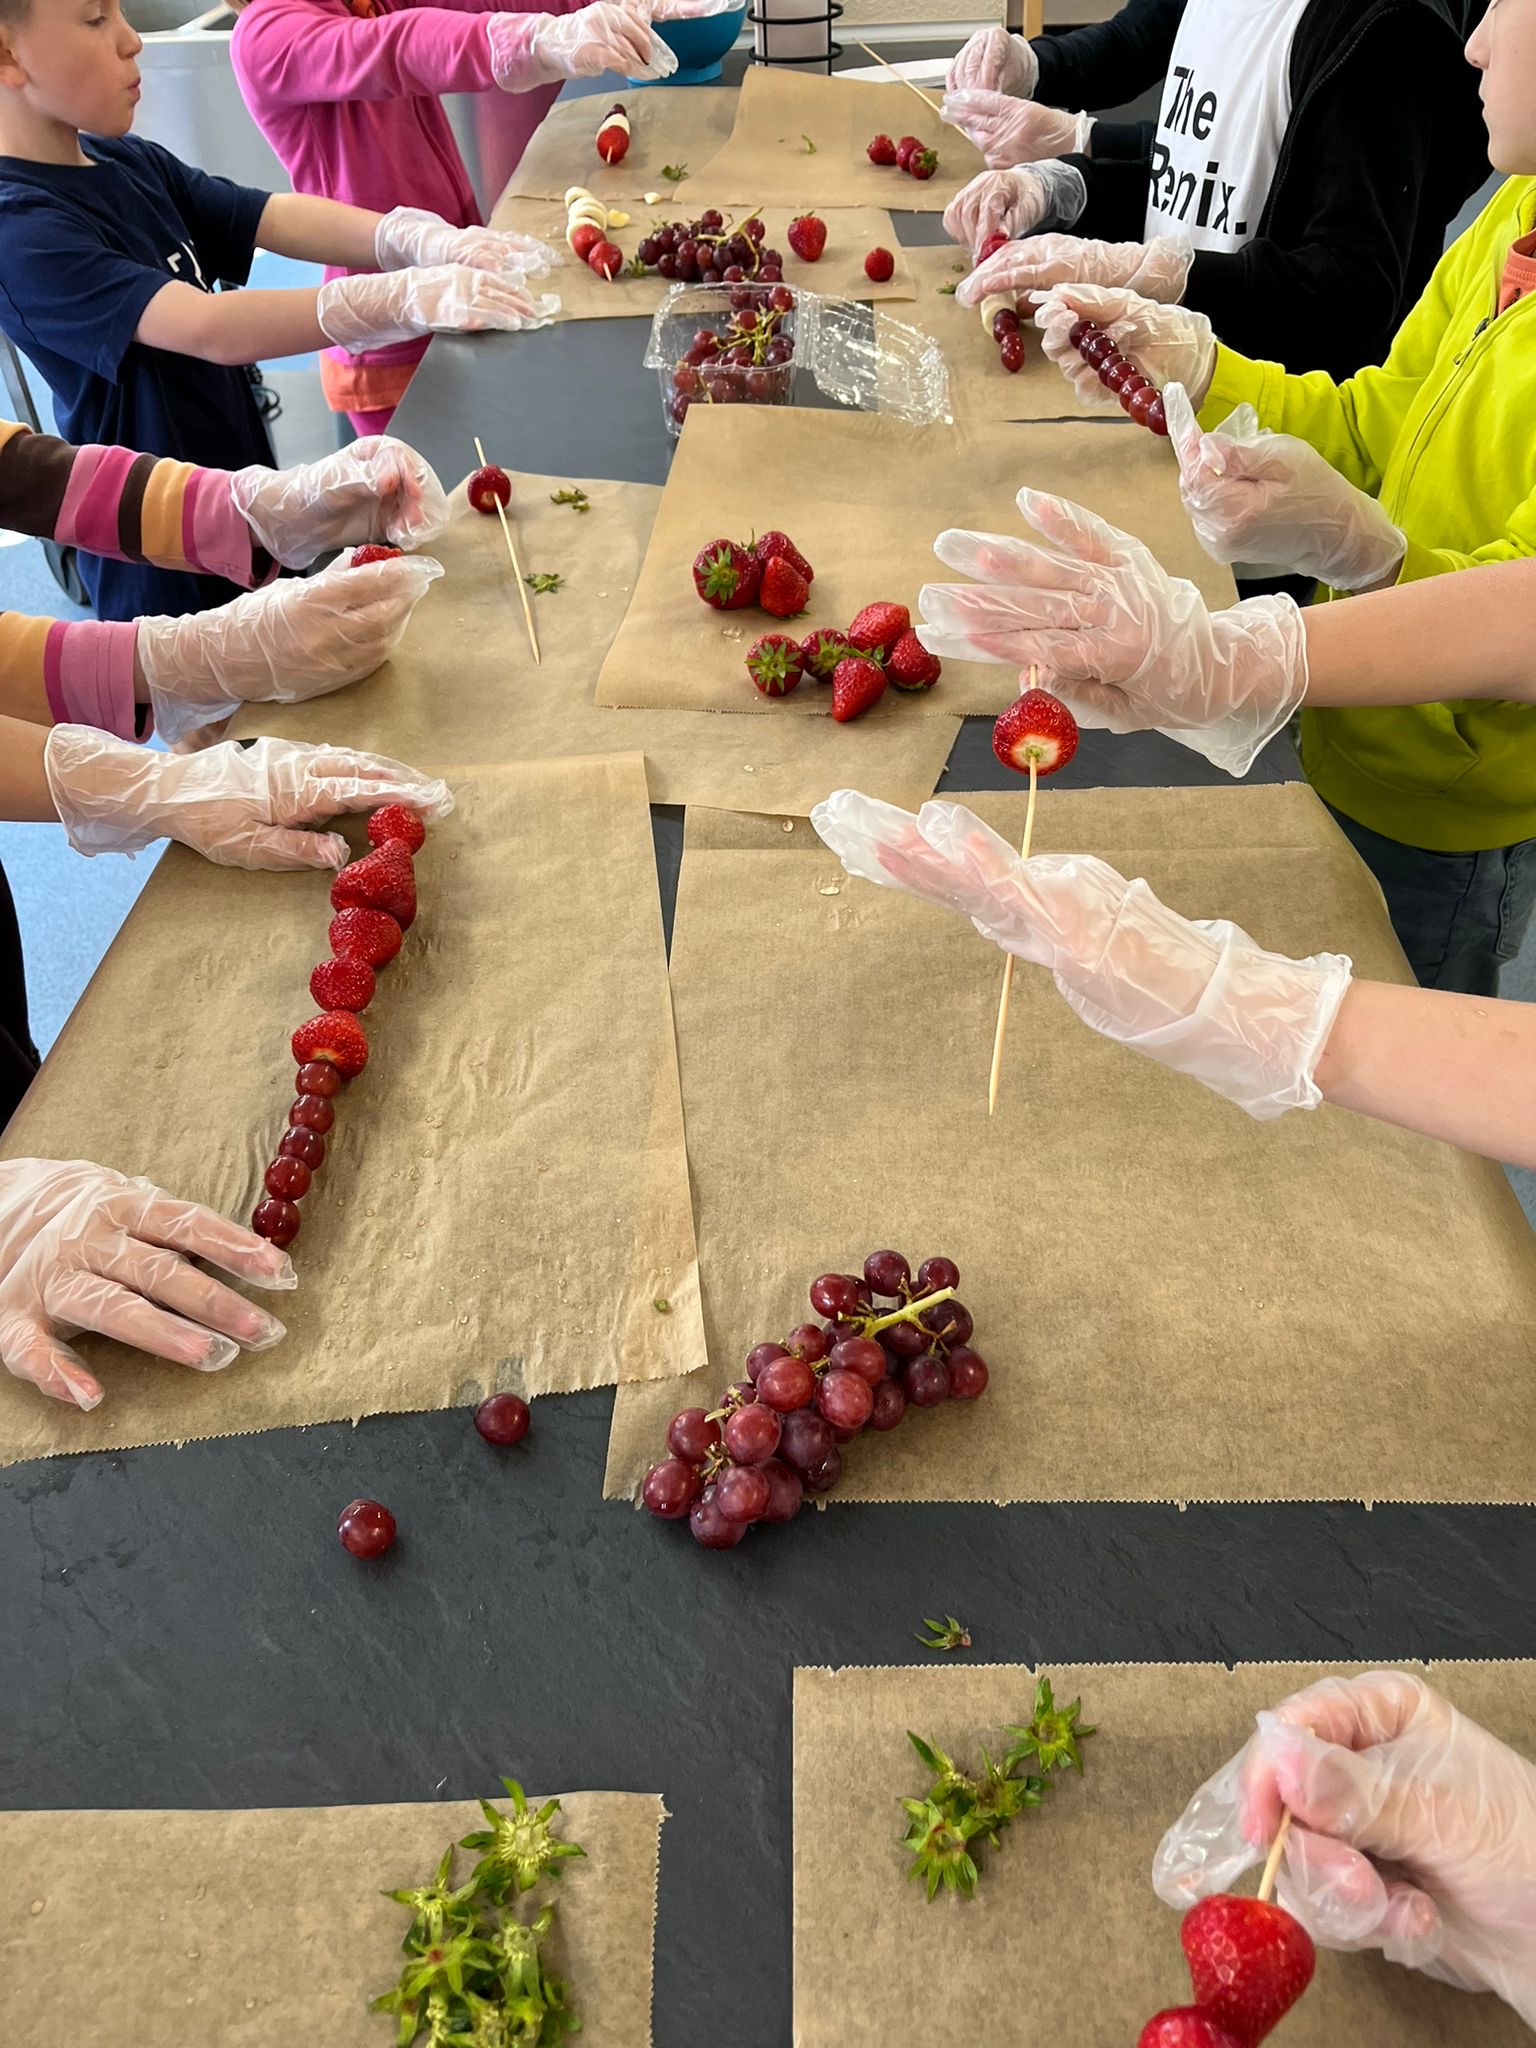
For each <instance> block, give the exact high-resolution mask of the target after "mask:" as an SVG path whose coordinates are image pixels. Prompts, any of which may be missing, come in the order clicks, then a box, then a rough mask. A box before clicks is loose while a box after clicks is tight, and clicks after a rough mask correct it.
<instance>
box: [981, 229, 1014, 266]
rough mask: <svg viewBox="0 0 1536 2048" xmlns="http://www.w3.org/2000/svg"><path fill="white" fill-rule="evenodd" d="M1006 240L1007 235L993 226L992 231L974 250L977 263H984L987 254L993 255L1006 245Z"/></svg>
mask: <svg viewBox="0 0 1536 2048" xmlns="http://www.w3.org/2000/svg"><path fill="white" fill-rule="evenodd" d="M1007 241H1008V237H1007V236H1006V235H1005V234H1004V233H1003V231H1002V229H1001V228H994V229H993V230H992V233H991V234H990V235H988V237H987V239H986V240H985V241H984V242H983V243H982V245H981V247H980V248H979V249H978V250H977V251H976V261H977V262H978V263H985V262H986V260H987V258H988V257H989V256H995V255H996V254H997V252H998V250H999V249H1001V248H1004V247H1005V246H1006V245H1007Z"/></svg>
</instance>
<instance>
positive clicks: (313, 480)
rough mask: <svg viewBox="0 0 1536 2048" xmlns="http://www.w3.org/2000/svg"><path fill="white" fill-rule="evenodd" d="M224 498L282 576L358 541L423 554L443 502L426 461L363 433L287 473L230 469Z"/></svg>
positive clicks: (441, 519) (438, 526) (441, 523)
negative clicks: (277, 564)
mask: <svg viewBox="0 0 1536 2048" xmlns="http://www.w3.org/2000/svg"><path fill="white" fill-rule="evenodd" d="M229 483H230V495H231V497H232V498H233V499H234V501H235V506H236V508H237V510H238V511H239V512H240V514H241V517H242V518H243V519H244V520H245V523H246V525H247V526H249V527H250V529H251V531H252V533H253V534H255V536H256V538H257V540H258V541H260V543H261V545H262V546H263V547H264V548H265V549H266V551H267V553H268V554H269V555H271V556H272V558H273V559H274V561H278V562H281V563H282V565H283V567H284V568H285V569H307V568H308V567H309V565H310V563H311V562H312V561H314V560H315V558H316V556H317V555H323V554H325V553H326V552H327V551H328V550H329V549H331V548H340V547H347V546H350V545H352V544H353V543H355V542H358V541H382V542H383V543H384V545H385V546H386V547H395V548H420V547H429V546H430V545H431V543H432V542H433V541H435V540H436V539H437V536H438V535H439V534H440V533H441V532H442V530H443V528H444V527H445V526H446V525H447V524H448V500H447V498H446V496H445V495H444V492H443V487H442V485H441V484H440V483H439V482H438V480H437V476H436V473H435V472H434V470H433V468H432V465H431V464H430V463H429V462H424V461H423V460H422V458H421V457H420V456H419V455H418V454H417V453H416V450H415V449H414V448H408V447H407V446H406V444H405V443H404V441H396V440H394V439H393V438H392V437H391V436H390V435H388V434H368V435H365V436H364V438H363V439H362V440H360V441H354V442H353V443H352V444H351V446H350V447H348V448H342V449H338V451H337V452H336V454H334V455H323V456H322V457H321V458H320V460H319V461H318V462H301V463H299V464H298V466H297V467H296V468H294V469H267V468H264V467H263V466H262V465H260V464H256V465H254V466H253V467H252V468H250V469H237V470H236V471H235V472H234V473H233V475H232V476H231V477H230V480H229Z"/></svg>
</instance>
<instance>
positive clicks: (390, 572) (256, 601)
mask: <svg viewBox="0 0 1536 2048" xmlns="http://www.w3.org/2000/svg"><path fill="white" fill-rule="evenodd" d="M442 573H443V566H442V564H441V562H434V561H433V559H432V557H431V556H430V555H401V556H399V557H398V558H397V559H396V560H395V561H392V562H370V563H367V564H366V565H365V566H364V567H363V568H361V569H353V568H349V567H348V565H347V563H346V561H345V560H342V561H338V562H334V563H332V565H331V567H330V568H329V569H325V570H322V572H321V573H320V574H319V575H318V576H308V577H304V578H302V579H301V578H297V577H284V578H282V579H281V580H280V581H278V582H276V583H269V584H267V586H266V587H265V589H263V590H252V591H248V592H247V593H246V595H245V596H244V597H237V598H235V599H234V601H233V602H232V603H230V604H224V605H220V606H218V608H217V609H216V610H214V611H211V612H191V613H188V614H187V615H186V616H185V617H182V618H146V619H140V620H139V622H138V638H137V642H136V646H137V652H138V662H139V667H140V669H141V671H142V673H143V676H144V680H145V682H146V683H147V684H148V685H149V701H150V703H151V705H152V706H153V707H154V713H155V729H156V731H157V732H158V733H159V735H160V737H161V738H162V739H163V740H164V741H165V742H166V743H167V745H170V744H172V743H173V742H174V741H176V740H179V739H182V738H184V737H185V736H186V734H187V733H189V732H191V731H193V730H194V729H195V728H196V727H197V726H200V725H211V724H212V723H213V722H214V721H215V720H216V719H219V718H227V717H228V716H229V714H230V712H232V711H233V710H234V709H235V708H236V706H237V705H238V704H239V703H241V702H242V701H243V702H246V703H252V702H260V703H270V704H298V703H302V702H303V700H304V699H305V698H306V697H319V696H323V695H324V694H325V692H326V691H327V690H339V689H340V688H341V686H342V684H343V683H355V682H357V681H358V680H359V678H360V677H362V676H366V675H371V674H372V673H373V671H374V670H375V669H376V668H377V667H378V665H379V663H380V662H381V661H383V660H384V658H385V657H386V655H388V654H390V653H391V652H392V651H393V650H394V648H395V647H397V646H398V645H399V642H400V636H401V634H402V633H404V631H405V628H406V624H407V621H408V620H409V619H410V616H411V613H412V612H413V611H414V610H415V609H416V605H417V603H418V601H419V600H420V598H421V597H423V596H424V595H425V593H426V591H427V589H428V588H429V587H430V586H431V585H432V584H433V583H435V582H436V581H437V579H438V577H439V576H441V575H442Z"/></svg>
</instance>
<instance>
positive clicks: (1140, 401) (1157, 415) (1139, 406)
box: [1125, 384, 1168, 434]
mask: <svg viewBox="0 0 1536 2048" xmlns="http://www.w3.org/2000/svg"><path fill="white" fill-rule="evenodd" d="M1125 409H1126V411H1127V412H1128V413H1129V414H1130V416H1131V418H1132V419H1133V420H1134V421H1135V422H1136V424H1137V426H1138V427H1147V428H1150V430H1151V431H1152V432H1153V433H1154V434H1166V433H1167V431H1168V415H1167V413H1166V412H1165V411H1164V409H1163V394H1162V393H1161V391H1155V390H1154V389H1153V388H1152V386H1151V385H1150V384H1148V385H1146V386H1145V387H1144V388H1143V389H1142V390H1140V391H1138V392H1137V393H1136V394H1135V396H1134V397H1133V398H1132V400H1131V402H1130V404H1129V405H1128V406H1127V407H1126V408H1125Z"/></svg>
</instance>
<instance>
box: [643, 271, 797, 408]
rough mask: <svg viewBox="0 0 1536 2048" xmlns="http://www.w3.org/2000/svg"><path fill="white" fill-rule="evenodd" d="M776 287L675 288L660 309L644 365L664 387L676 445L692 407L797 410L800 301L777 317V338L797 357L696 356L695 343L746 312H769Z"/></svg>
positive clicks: (720, 331)
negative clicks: (735, 359)
mask: <svg viewBox="0 0 1536 2048" xmlns="http://www.w3.org/2000/svg"><path fill="white" fill-rule="evenodd" d="M771 289H772V287H771V286H767V285H746V284H735V285H730V284H675V285H673V286H672V288H671V290H670V291H669V292H668V293H667V296H666V297H665V298H664V299H663V300H662V302H661V304H660V306H659V307H658V308H657V309H656V317H655V318H654V319H653V320H652V322H651V338H650V341H649V343H648V344H647V347H646V351H645V361H646V367H647V368H648V369H653V370H654V371H655V372H656V376H657V381H658V382H659V384H660V386H661V412H662V418H663V419H664V420H665V421H666V424H667V432H668V433H669V434H670V435H671V436H672V438H673V440H676V439H677V436H678V435H679V434H680V433H681V432H682V431H683V421H684V420H685V419H686V418H687V415H688V410H689V408H690V406H693V405H793V403H794V398H795V368H796V363H797V361H798V358H799V354H800V330H801V310H800V301H801V299H802V296H805V295H802V294H801V293H799V292H796V294H795V300H796V303H795V305H794V307H793V308H792V309H791V310H789V311H787V312H781V313H778V315H777V319H776V323H775V327H774V338H775V339H778V338H779V337H780V336H782V337H784V338H785V339H786V340H788V342H789V343H790V345H791V348H792V349H793V352H794V353H793V354H792V355H791V357H790V358H789V360H788V361H785V362H778V363H769V362H766V361H765V362H762V363H750V364H741V363H727V362H717V361H715V360H714V359H713V358H712V357H709V356H706V357H704V359H703V360H701V361H690V360H689V357H690V355H692V356H695V357H696V356H698V355H699V354H700V348H699V346H698V345H697V344H698V338H699V337H700V336H701V335H704V334H711V335H723V334H724V333H725V332H726V330H727V329H728V328H730V327H731V324H732V322H733V321H735V320H736V319H737V318H738V317H739V316H740V315H741V314H743V313H748V312H750V313H753V314H754V315H755V314H756V313H757V312H758V310H759V308H762V309H764V310H772V309H769V308H768V296H769V292H770V291H771Z"/></svg>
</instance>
